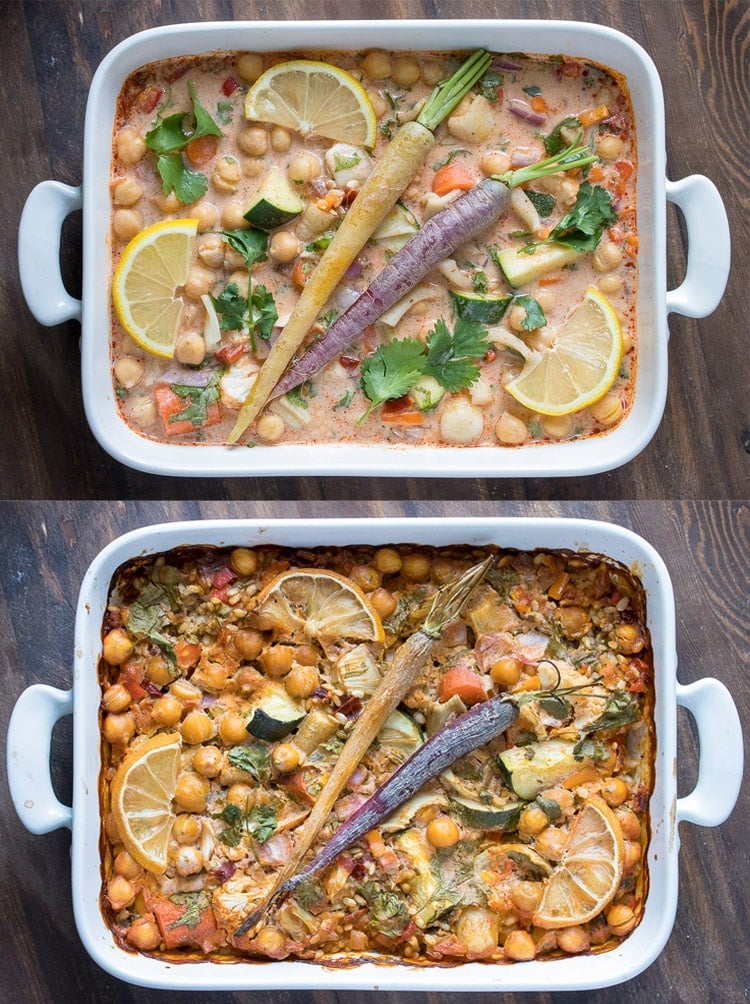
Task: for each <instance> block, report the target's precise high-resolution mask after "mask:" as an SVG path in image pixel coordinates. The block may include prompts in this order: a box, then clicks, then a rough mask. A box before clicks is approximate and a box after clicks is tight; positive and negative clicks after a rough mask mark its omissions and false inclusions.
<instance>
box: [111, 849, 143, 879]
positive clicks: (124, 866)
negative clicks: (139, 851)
mask: <svg viewBox="0 0 750 1004" xmlns="http://www.w3.org/2000/svg"><path fill="white" fill-rule="evenodd" d="M114 869H115V873H116V874H117V875H122V877H123V878H126V879H136V878H138V876H139V875H140V874H142V872H143V869H142V868H141V866H140V865H139V864H138V862H137V861H136V860H135V858H134V857H132V856H131V855H130V854H128V852H127V851H120V853H119V854H118V855H117V856H116V857H115V860H114Z"/></svg>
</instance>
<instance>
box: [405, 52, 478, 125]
mask: <svg viewBox="0 0 750 1004" xmlns="http://www.w3.org/2000/svg"><path fill="white" fill-rule="evenodd" d="M491 62H492V59H491V57H490V54H489V53H488V52H485V50H484V49H478V50H477V51H476V52H474V53H472V55H471V56H469V58H468V59H467V60H466V62H465V63H462V64H461V66H460V67H459V68H458V69H457V70H456V72H455V73H454V74H453V76H452V77H448V79H447V80H443V81H442V83H439V84H438V85H437V87H436V88H435V90H434V91H433V92H432V94H431V95H430V96H429V98H427V100H426V101H425V103H424V106H423V108H422V111H421V112H420V113H419V115H418V116H417V122H419V124H420V125H423V126H424V127H425V128H426V129H429V130H430V131H431V132H434V131H435V130H436V129H437V127H438V126H439V125H440V123H441V122H442V121H443V119H444V118H445V117H446V115H450V113H451V112H452V111H453V109H454V108H455V107H456V105H457V104H458V103H459V101H460V100H461V99H462V98H463V97H464V96H465V95H466V94H468V93H469V91H470V90H471V88H472V87H473V86H474V84H476V83H477V82H478V81H479V80H481V78H482V77H483V76H484V74H485V73H486V72H487V70H488V69H489V65H490V63H491Z"/></svg>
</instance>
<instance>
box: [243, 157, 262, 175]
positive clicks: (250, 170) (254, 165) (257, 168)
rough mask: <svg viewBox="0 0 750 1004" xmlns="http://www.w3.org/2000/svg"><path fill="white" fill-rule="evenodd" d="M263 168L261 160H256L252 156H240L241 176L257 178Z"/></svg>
mask: <svg viewBox="0 0 750 1004" xmlns="http://www.w3.org/2000/svg"><path fill="white" fill-rule="evenodd" d="M263 170H264V168H263V161H262V160H256V159H255V158H254V157H243V158H242V176H243V178H259V177H260V176H261V174H263Z"/></svg>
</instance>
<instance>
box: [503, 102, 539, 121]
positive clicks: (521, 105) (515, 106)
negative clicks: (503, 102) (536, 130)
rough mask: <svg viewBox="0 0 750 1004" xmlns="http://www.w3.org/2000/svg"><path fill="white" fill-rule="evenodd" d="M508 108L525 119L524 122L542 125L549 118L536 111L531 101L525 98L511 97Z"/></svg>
mask: <svg viewBox="0 0 750 1004" xmlns="http://www.w3.org/2000/svg"><path fill="white" fill-rule="evenodd" d="M508 108H509V109H510V110H511V111H512V112H513V114H514V115H517V116H518V118H519V119H523V120H524V122H530V123H531V124H532V125H542V124H543V123H544V122H545V121H546V120H547V116H546V115H541V114H540V113H539V112H535V111H534V109H533V108H532V107H531V105H530V104H529V102H528V101H524V100H523V98H511V99H510V101H509V102H508Z"/></svg>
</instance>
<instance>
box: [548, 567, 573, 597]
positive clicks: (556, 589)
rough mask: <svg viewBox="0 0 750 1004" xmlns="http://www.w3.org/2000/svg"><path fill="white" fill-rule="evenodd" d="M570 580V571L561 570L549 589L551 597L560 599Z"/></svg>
mask: <svg viewBox="0 0 750 1004" xmlns="http://www.w3.org/2000/svg"><path fill="white" fill-rule="evenodd" d="M569 581H570V576H569V575H568V573H567V572H560V574H559V575H558V576H557V578H556V579H555V581H554V582H553V583H552V585H551V586H550V587H549V589H548V590H547V595H548V596H549V597H550V599H552V600H559V599H560V598H561V596H562V594H563V592H564V591H565V587H566V586H567V584H568V582H569Z"/></svg>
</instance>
